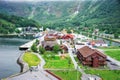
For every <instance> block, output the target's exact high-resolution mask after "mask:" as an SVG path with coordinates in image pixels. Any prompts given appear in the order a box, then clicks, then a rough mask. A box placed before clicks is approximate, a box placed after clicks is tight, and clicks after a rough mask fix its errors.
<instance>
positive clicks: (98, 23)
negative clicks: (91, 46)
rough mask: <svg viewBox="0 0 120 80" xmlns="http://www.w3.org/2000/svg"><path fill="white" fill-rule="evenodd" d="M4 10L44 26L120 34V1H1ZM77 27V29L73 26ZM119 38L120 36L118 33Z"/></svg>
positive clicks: (2, 11) (1, 8) (1, 9)
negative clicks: (97, 30)
mask: <svg viewBox="0 0 120 80" xmlns="http://www.w3.org/2000/svg"><path fill="white" fill-rule="evenodd" d="M0 13H8V14H12V15H17V16H22V17H25V18H27V19H34V20H37V21H38V22H39V23H40V24H42V25H43V26H44V27H50V28H54V29H59V30H61V29H63V28H66V29H68V30H70V29H75V30H76V31H77V32H80V31H84V30H87V32H88V31H89V32H93V30H94V29H96V28H98V29H99V30H100V32H104V33H108V34H115V35H119V34H120V16H119V14H120V1H119V0H83V1H82V0H80V1H56V2H55V1H52V2H49V1H46V2H37V3H30V2H19V3H17V2H5V1H0ZM68 27H69V28H68ZM73 27H76V28H73ZM117 37H118V36H117Z"/></svg>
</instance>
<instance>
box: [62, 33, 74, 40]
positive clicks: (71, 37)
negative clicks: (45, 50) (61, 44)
mask: <svg viewBox="0 0 120 80" xmlns="http://www.w3.org/2000/svg"><path fill="white" fill-rule="evenodd" d="M73 37H74V36H73V35H72V34H67V35H64V36H62V39H73Z"/></svg>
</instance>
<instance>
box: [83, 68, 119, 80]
mask: <svg viewBox="0 0 120 80" xmlns="http://www.w3.org/2000/svg"><path fill="white" fill-rule="evenodd" d="M85 72H86V73H89V74H96V75H98V76H100V77H101V78H102V80H120V70H95V69H89V70H85Z"/></svg>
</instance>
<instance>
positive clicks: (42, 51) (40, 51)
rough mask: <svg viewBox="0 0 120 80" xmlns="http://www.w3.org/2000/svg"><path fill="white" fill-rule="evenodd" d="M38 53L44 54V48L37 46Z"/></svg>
mask: <svg viewBox="0 0 120 80" xmlns="http://www.w3.org/2000/svg"><path fill="white" fill-rule="evenodd" d="M39 53H41V54H44V53H45V48H44V47H42V46H39Z"/></svg>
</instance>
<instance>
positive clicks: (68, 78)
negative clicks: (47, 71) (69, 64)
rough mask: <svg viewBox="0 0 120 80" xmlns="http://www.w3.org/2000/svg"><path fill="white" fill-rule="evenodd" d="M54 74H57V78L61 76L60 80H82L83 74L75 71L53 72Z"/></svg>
mask: <svg viewBox="0 0 120 80" xmlns="http://www.w3.org/2000/svg"><path fill="white" fill-rule="evenodd" d="M51 72H53V73H54V74H56V75H57V76H59V77H60V78H62V80H81V78H80V77H81V73H80V72H78V71H76V70H73V71H51Z"/></svg>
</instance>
